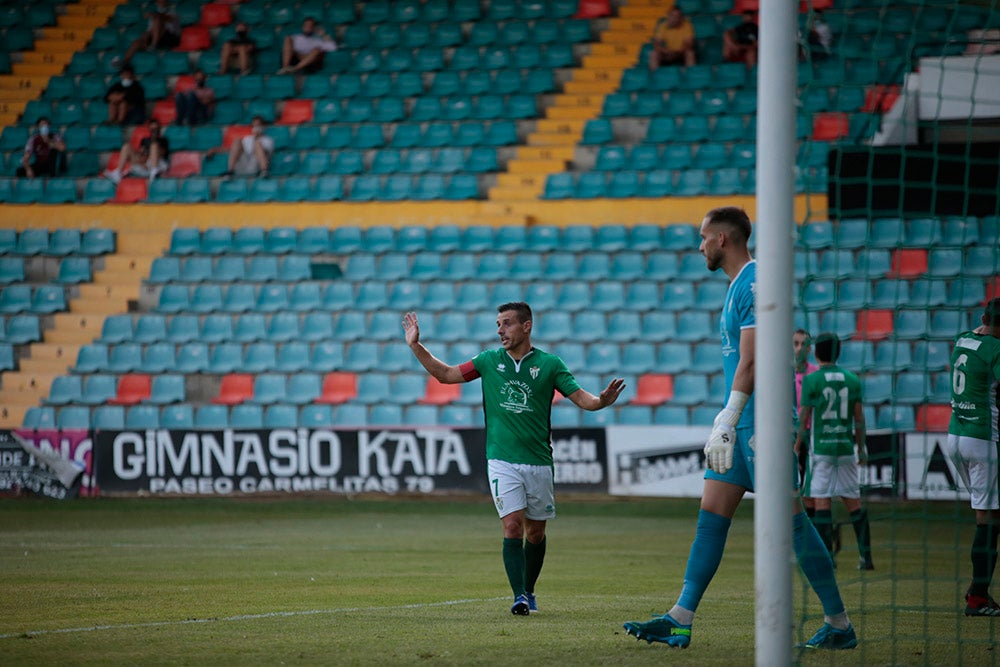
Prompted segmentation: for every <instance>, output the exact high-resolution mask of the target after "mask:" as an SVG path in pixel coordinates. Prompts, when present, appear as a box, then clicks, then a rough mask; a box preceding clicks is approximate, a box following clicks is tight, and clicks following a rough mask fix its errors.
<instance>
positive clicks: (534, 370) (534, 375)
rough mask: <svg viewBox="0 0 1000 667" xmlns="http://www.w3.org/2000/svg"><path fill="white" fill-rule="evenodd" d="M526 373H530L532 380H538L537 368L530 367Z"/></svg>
mask: <svg viewBox="0 0 1000 667" xmlns="http://www.w3.org/2000/svg"><path fill="white" fill-rule="evenodd" d="M528 372H529V373H531V379H532V380H537V379H538V366H532V367H531V368H529V369H528Z"/></svg>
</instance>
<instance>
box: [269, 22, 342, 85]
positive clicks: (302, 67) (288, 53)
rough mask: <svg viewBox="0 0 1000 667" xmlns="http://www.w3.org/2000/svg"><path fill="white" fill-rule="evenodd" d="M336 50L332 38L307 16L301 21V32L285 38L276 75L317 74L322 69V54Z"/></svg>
mask: <svg viewBox="0 0 1000 667" xmlns="http://www.w3.org/2000/svg"><path fill="white" fill-rule="evenodd" d="M336 50H337V43H336V42H335V41H333V38H332V37H330V36H329V35H327V34H326V33H325V32H324V31H323V28H320V27H318V26H317V25H316V19H314V18H313V17H311V16H307V17H306V19H305V20H304V21H302V32H300V33H298V34H295V35H289V36H288V37H286V38H285V43H284V45H283V47H282V49H281V69H280V70H278V74H294V73H295V72H305V73H307V74H312V73H314V72H318V71H319V70H321V69H323V54H324V53H326V52H328V51H336Z"/></svg>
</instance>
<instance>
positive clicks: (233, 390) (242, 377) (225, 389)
mask: <svg viewBox="0 0 1000 667" xmlns="http://www.w3.org/2000/svg"><path fill="white" fill-rule="evenodd" d="M251 396H253V376H252V375H250V374H248V373H230V374H229V375H223V376H222V384H221V385H220V386H219V395H218V396H216V397H215V398H213V399H212V402H213V403H216V404H218V405H239V404H240V403H242V402H243V401H245V400H247V399H248V398H250V397H251Z"/></svg>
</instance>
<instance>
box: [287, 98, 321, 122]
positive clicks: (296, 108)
mask: <svg viewBox="0 0 1000 667" xmlns="http://www.w3.org/2000/svg"><path fill="white" fill-rule="evenodd" d="M312 119H313V100H287V101H285V104H284V105H283V106H282V107H281V117H280V118H278V124H279V125H298V124H299V123H311V122H312Z"/></svg>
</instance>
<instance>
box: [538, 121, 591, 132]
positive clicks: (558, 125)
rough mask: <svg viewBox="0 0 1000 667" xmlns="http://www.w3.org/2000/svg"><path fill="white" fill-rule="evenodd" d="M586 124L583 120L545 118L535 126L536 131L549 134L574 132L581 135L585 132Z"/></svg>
mask: <svg viewBox="0 0 1000 667" xmlns="http://www.w3.org/2000/svg"><path fill="white" fill-rule="evenodd" d="M586 124H587V123H586V121H582V120H547V119H545V118H543V119H541V120H539V121H538V124H537V125H535V131H536V132H547V133H555V132H562V133H566V132H572V133H575V134H579V133H580V132H583V126H584V125H586Z"/></svg>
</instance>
